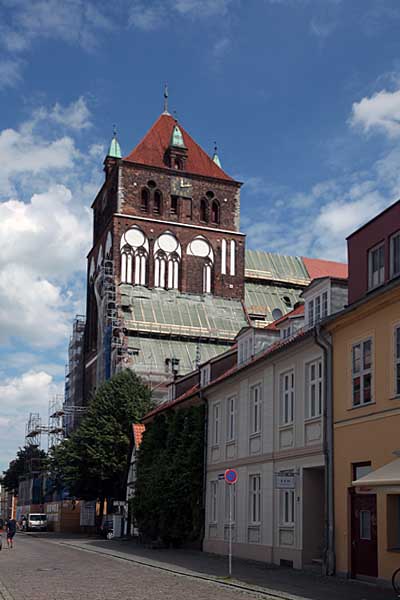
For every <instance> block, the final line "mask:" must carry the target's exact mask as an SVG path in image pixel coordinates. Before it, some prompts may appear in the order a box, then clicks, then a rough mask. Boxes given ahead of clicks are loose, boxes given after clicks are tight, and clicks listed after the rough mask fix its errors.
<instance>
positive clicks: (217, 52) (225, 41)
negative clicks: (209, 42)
mask: <svg viewBox="0 0 400 600" xmlns="http://www.w3.org/2000/svg"><path fill="white" fill-rule="evenodd" d="M230 46H231V41H230V39H229V38H228V37H223V38H221V39H220V40H217V41H216V42H215V44H214V47H213V54H214V57H215V58H216V59H220V58H222V57H223V56H224V55H225V54H226V53H227V52H228V50H229V48H230Z"/></svg>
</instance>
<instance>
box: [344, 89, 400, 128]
mask: <svg viewBox="0 0 400 600" xmlns="http://www.w3.org/2000/svg"><path fill="white" fill-rule="evenodd" d="M351 124H352V125H353V126H360V127H361V128H362V129H363V131H364V132H365V133H368V132H369V131H370V130H371V129H377V130H380V131H382V132H384V133H386V134H387V135H388V136H389V137H396V136H398V135H400V90H397V91H395V92H388V91H386V90H382V91H380V92H377V93H376V94H374V95H373V96H371V97H370V98H367V97H365V98H363V99H362V100H360V102H354V104H353V108H352V116H351Z"/></svg>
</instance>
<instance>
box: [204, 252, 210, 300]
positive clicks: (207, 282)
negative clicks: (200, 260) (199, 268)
mask: <svg viewBox="0 0 400 600" xmlns="http://www.w3.org/2000/svg"><path fill="white" fill-rule="evenodd" d="M211 280H212V262H211V260H209V259H207V260H206V261H205V263H204V265H203V292H204V293H205V294H211Z"/></svg>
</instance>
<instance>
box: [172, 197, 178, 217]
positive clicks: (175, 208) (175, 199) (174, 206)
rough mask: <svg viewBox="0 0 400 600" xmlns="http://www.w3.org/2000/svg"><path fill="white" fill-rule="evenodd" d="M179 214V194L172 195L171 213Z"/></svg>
mask: <svg viewBox="0 0 400 600" xmlns="http://www.w3.org/2000/svg"><path fill="white" fill-rule="evenodd" d="M177 214H178V196H171V215H177Z"/></svg>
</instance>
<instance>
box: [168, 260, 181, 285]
mask: <svg viewBox="0 0 400 600" xmlns="http://www.w3.org/2000/svg"><path fill="white" fill-rule="evenodd" d="M179 263H180V258H179V256H178V254H171V255H170V256H169V257H168V286H167V287H168V289H169V290H177V289H179Z"/></svg>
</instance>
